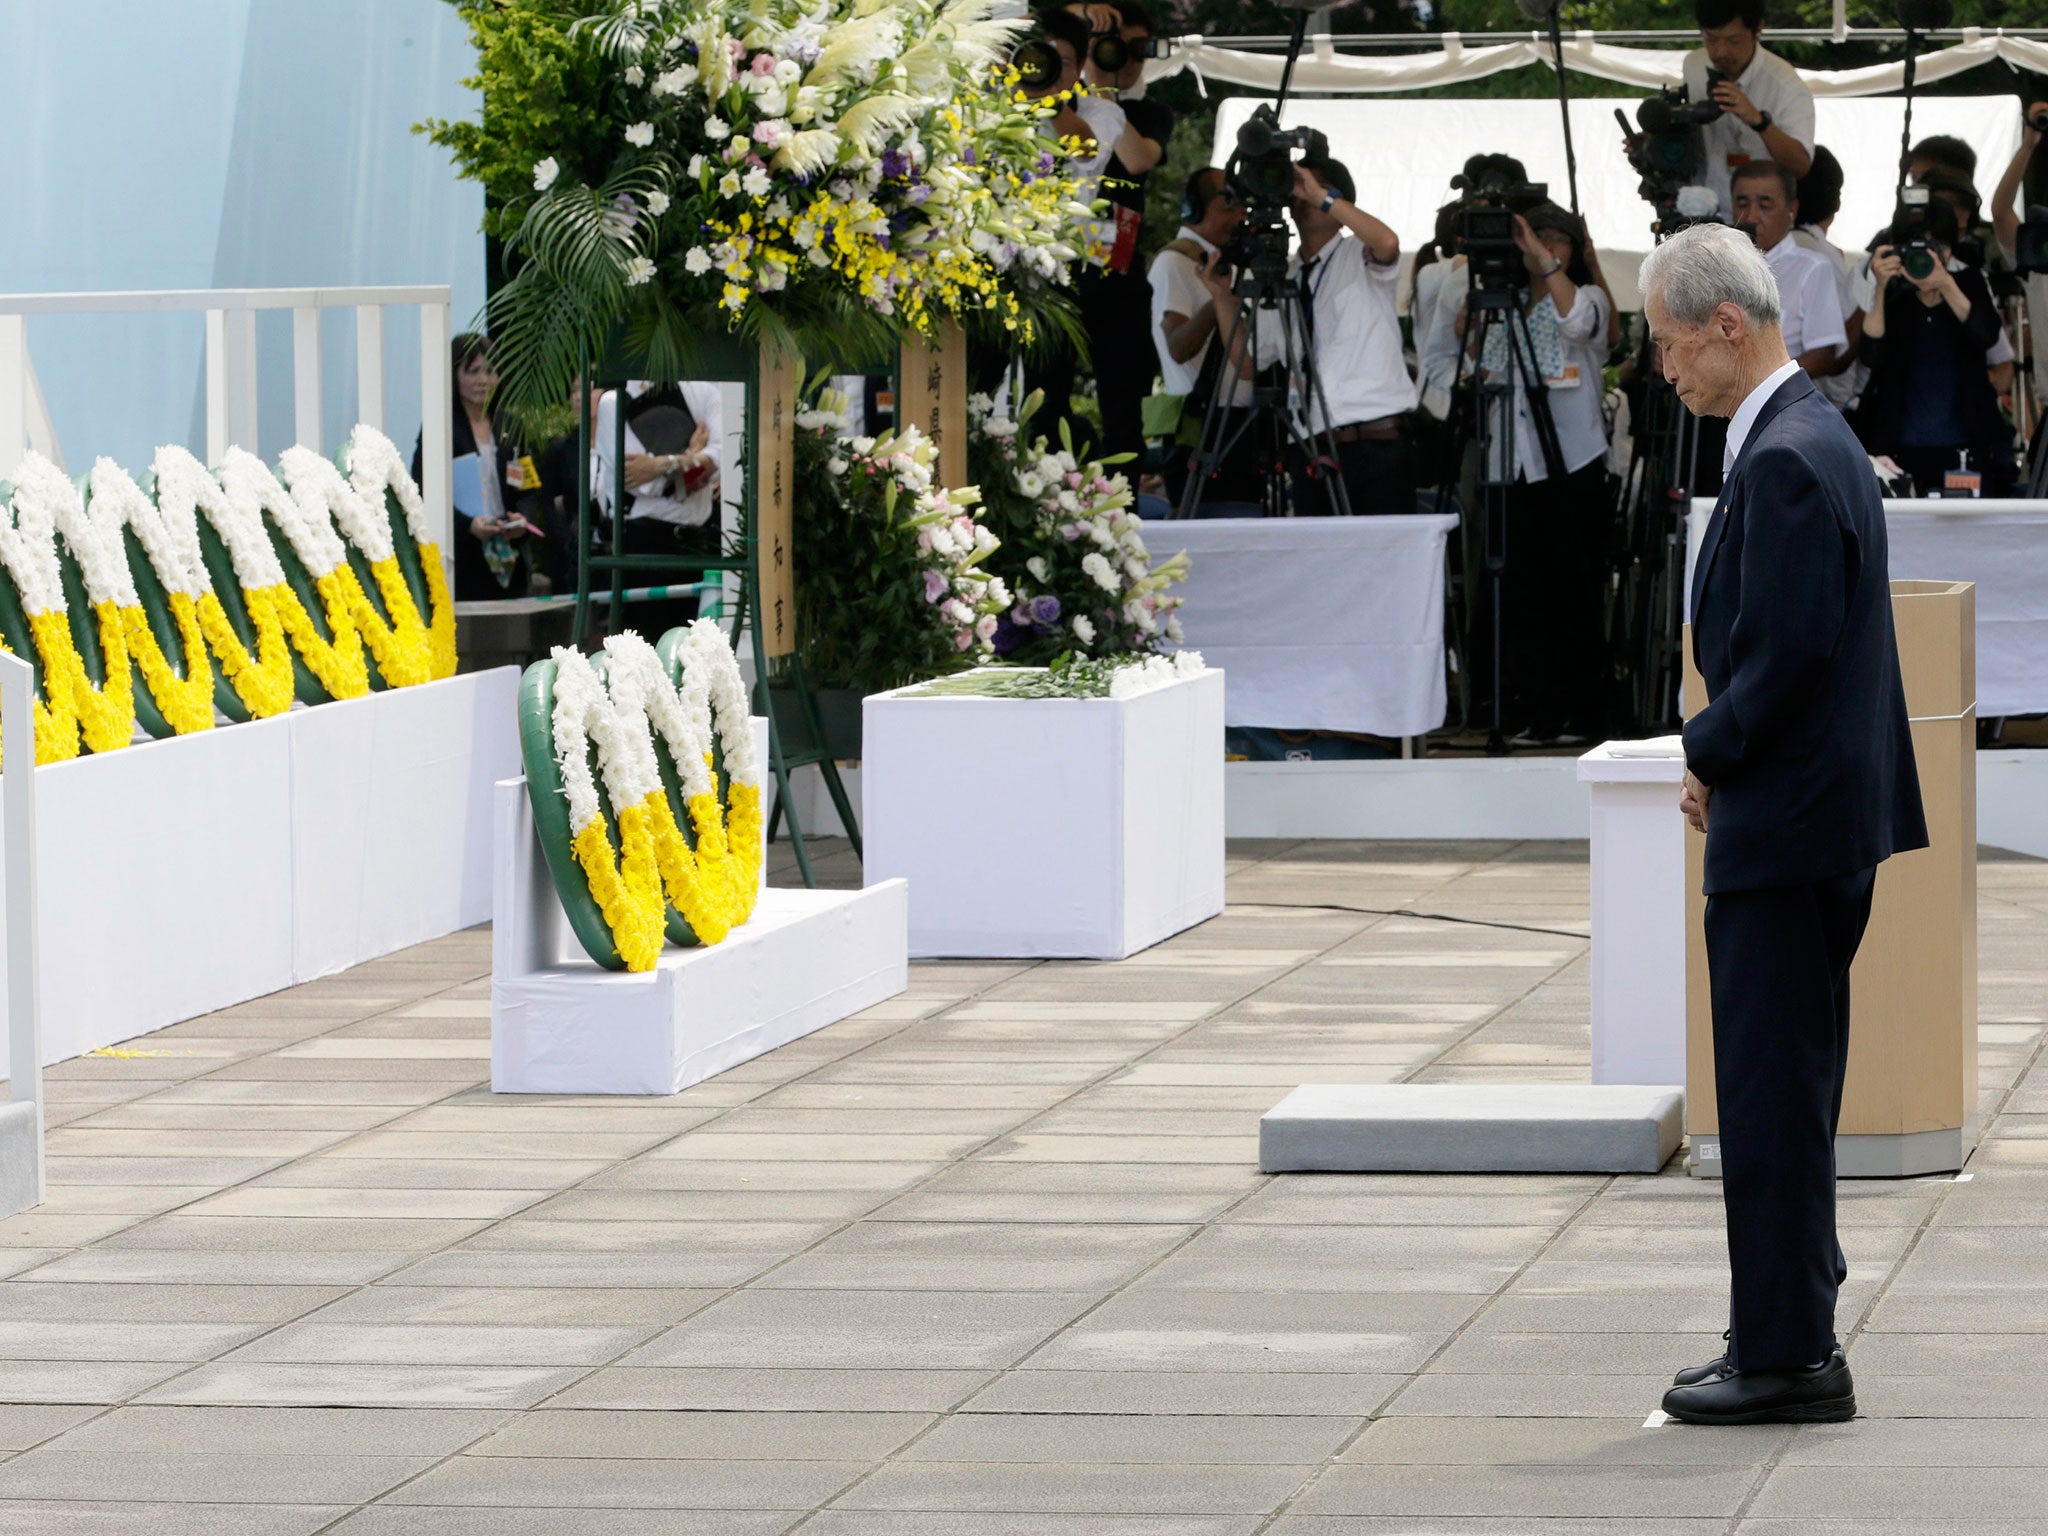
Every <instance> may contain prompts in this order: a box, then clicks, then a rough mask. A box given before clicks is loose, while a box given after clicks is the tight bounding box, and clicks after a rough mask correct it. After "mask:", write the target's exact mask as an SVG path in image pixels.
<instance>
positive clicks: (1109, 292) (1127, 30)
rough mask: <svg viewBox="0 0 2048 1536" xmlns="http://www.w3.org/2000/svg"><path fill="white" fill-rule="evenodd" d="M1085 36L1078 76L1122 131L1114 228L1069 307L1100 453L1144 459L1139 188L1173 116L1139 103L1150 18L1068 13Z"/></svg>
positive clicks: (1162, 150)
mask: <svg viewBox="0 0 2048 1536" xmlns="http://www.w3.org/2000/svg"><path fill="white" fill-rule="evenodd" d="M1066 9H1067V12H1068V14H1070V15H1079V16H1080V17H1082V18H1083V19H1084V20H1085V22H1086V23H1087V25H1088V26H1089V27H1090V28H1091V32H1090V36H1089V42H1088V49H1087V55H1086V58H1085V60H1084V64H1083V77H1084V78H1085V80H1086V81H1087V83H1088V86H1089V88H1090V98H1091V99H1092V100H1094V101H1100V102H1113V103H1114V104H1115V105H1116V106H1117V107H1118V109H1119V110H1120V111H1121V112H1122V113H1123V116H1124V125H1123V128H1122V130H1121V131H1120V132H1119V133H1118V134H1117V136H1116V138H1115V139H1114V141H1113V142H1112V141H1107V140H1105V142H1110V156H1109V159H1108V161H1107V162H1106V163H1105V164H1104V166H1103V170H1102V196H1103V198H1104V199H1105V200H1106V201H1107V202H1108V203H1109V217H1110V218H1111V219H1112V220H1113V221H1114V223H1113V224H1112V225H1111V227H1110V229H1109V231H1108V242H1107V243H1108V246H1109V250H1108V254H1107V257H1106V259H1105V261H1104V263H1103V265H1102V266H1101V267H1100V268H1090V269H1088V270H1086V271H1084V272H1082V273H1081V274H1080V280H1079V281H1078V282H1077V283H1076V284H1075V291H1074V298H1075V301H1076V302H1077V303H1078V304H1079V305H1080V309H1081V323H1082V326H1083V328H1084V329H1085V330H1086V331H1087V333H1088V347H1089V354H1090V356H1091V358H1092V359H1093V361H1094V365H1095V387H1096V398H1097V400H1098V401H1099V402H1100V405H1101V408H1102V441H1101V442H1100V443H1099V444H1098V445H1097V447H1098V448H1099V450H1100V451H1101V452H1103V453H1105V454H1118V453H1128V454H1132V455H1134V456H1142V455H1143V453H1144V451H1145V431H1144V415H1143V402H1144V398H1145V396H1146V395H1148V394H1149V393H1151V390H1152V377H1153V368H1152V352H1151V349H1150V348H1149V347H1148V346H1147V345H1146V340H1147V332H1146V317H1147V315H1148V313H1149V312H1150V310H1151V308H1152V296H1151V293H1150V291H1149V289H1148V287H1147V284H1146V279H1145V268H1144V264H1143V262H1142V261H1141V259H1140V256H1139V252H1138V233H1139V230H1140V228H1141V226H1142V225H1143V224H1144V221H1145V182H1146V178H1147V176H1148V175H1149V174H1150V173H1151V171H1152V169H1153V168H1154V167H1155V166H1157V165H1158V164H1159V162H1160V161H1161V160H1163V159H1165V158H1166V146H1167V143H1168V141H1169V140H1170V139H1171V138H1172V137H1173V111H1172V109H1171V108H1169V107H1165V106H1161V105H1160V104H1159V103H1158V102H1155V101H1148V100H1146V99H1145V96H1144V86H1143V81H1144V75H1145V61H1146V59H1148V58H1150V57H1151V56H1152V55H1153V52H1154V48H1153V45H1152V18H1151V16H1150V15H1149V14H1148V13H1147V11H1146V10H1145V7H1144V6H1143V5H1142V4H1141V3H1140V0H1117V3H1115V4H1086V5H1080V4H1076V5H1069V6H1067V8H1066Z"/></svg>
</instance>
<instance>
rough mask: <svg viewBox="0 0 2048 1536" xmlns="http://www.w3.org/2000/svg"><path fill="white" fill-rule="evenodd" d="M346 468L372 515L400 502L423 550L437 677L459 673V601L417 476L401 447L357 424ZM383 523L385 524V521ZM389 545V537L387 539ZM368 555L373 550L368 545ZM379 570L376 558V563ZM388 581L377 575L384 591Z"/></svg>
mask: <svg viewBox="0 0 2048 1536" xmlns="http://www.w3.org/2000/svg"><path fill="white" fill-rule="evenodd" d="M342 468H343V470H344V471H345V472H346V473H347V475H348V483H349V485H350V486H351V487H353V488H354V490H355V493H356V494H357V495H358V496H360V497H362V499H363V501H364V502H365V503H366V504H367V505H368V507H369V508H370V510H371V511H372V513H373V514H374V513H381V512H382V511H383V510H384V498H385V496H386V495H387V494H388V495H390V496H392V497H395V498H396V499H397V501H398V509H399V511H400V513H401V514H403V516H404V518H405V526H406V531H407V532H408V533H409V534H411V536H412V542H413V547H414V548H415V549H416V550H418V551H419V564H420V575H421V577H422V578H423V580H424V581H425V584H426V589H427V606H428V608H429V610H430V612H429V614H428V615H427V618H426V624H427V640H428V645H429V648H430V653H431V655H432V657H433V675H434V676H435V677H453V676H454V675H455V599H454V594H452V593H451V592H450V591H449V590H448V573H447V572H446V571H445V570H444V569H442V566H441V548H440V546H439V545H438V544H436V543H435V542H434V530H433V529H432V527H430V526H429V525H428V522H427V504H426V501H425V500H424V499H423V498H422V497H421V495H420V488H419V487H418V486H417V485H415V484H413V479H412V474H411V472H410V471H408V470H407V469H406V467H405V461H404V460H402V459H401V458H399V456H398V448H397V446H396V445H395V444H393V443H392V441H391V439H390V438H388V437H386V436H385V435H384V434H383V433H382V432H379V431H378V430H377V429H376V428H375V427H372V426H368V425H358V426H357V427H356V429H355V431H354V432H352V433H350V434H349V440H348V446H347V447H346V448H344V449H343V450H342ZM380 526H382V524H381V523H380ZM385 542H386V543H389V542H390V540H389V538H388V537H387V538H386V540H385ZM364 554H365V555H368V554H369V551H368V550H367V549H364ZM373 569H374V561H373ZM383 584H384V579H383V577H382V576H379V577H378V585H379V587H380V589H381V588H382V586H383Z"/></svg>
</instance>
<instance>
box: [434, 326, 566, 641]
mask: <svg viewBox="0 0 2048 1536" xmlns="http://www.w3.org/2000/svg"><path fill="white" fill-rule="evenodd" d="M449 365H450V366H449V376H450V378H451V379H452V380H453V382H454V386H455V419H454V433H453V439H454V440H453V442H452V444H451V452H450V457H451V459H452V460H453V461H454V473H455V475H456V476H458V477H461V476H465V475H474V476H475V477H476V479H475V480H474V481H472V482H471V483H470V485H469V486H459V487H458V488H457V489H456V492H455V500H456V508H457V510H456V513H455V598H456V601H458V602H476V601H479V600H482V599H486V598H495V597H525V596H527V595H528V593H529V592H530V591H531V590H532V587H533V575H534V568H535V565H536V563H538V564H539V566H540V568H541V570H542V571H545V570H546V569H547V565H548V550H547V548H546V538H545V535H544V533H543V531H542V530H541V529H539V528H537V527H535V526H534V525H533V524H531V523H529V522H528V521H527V520H526V519H525V517H523V516H522V515H521V513H520V511H519V508H520V505H521V503H522V501H523V500H524V499H525V493H526V490H527V487H526V485H525V478H526V476H525V473H524V470H523V467H522V461H521V456H520V449H519V447H518V445H517V444H516V443H513V442H511V441H510V440H508V439H507V438H506V437H505V436H504V434H503V433H502V432H501V431H500V430H499V427H498V423H497V419H496V417H495V416H494V415H493V413H492V411H491V396H492V395H493V394H494V393H495V392H496V390H497V388H498V370H497V366H496V364H494V363H493V362H492V361H491V344H490V339H489V338H488V337H485V336H480V335H477V334H475V333H473V332H465V333H464V334H462V335H460V336H457V337H456V338H455V339H454V341H453V342H452V343H451V344H450V347H449ZM424 441H425V438H424V434H422V437H421V441H420V442H419V443H416V444H415V445H414V447H413V451H412V476H413V479H414V480H415V481H417V480H418V479H419V477H420V465H421V459H422V457H423V455H422V447H423V445H424ZM465 458H473V459H474V460H475V464H474V466H471V465H469V464H465V463H464V462H463V461H464V459H465ZM479 495H480V497H481V506H480V507H478V506H477V505H476V498H477V497H478V496H479ZM542 586H543V590H545V587H546V583H545V582H543V583H542Z"/></svg>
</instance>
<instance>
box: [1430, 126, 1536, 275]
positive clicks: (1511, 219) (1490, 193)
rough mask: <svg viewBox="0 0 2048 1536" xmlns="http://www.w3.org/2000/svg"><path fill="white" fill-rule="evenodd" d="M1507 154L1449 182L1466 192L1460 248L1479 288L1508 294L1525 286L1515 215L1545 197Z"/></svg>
mask: <svg viewBox="0 0 2048 1536" xmlns="http://www.w3.org/2000/svg"><path fill="white" fill-rule="evenodd" d="M1517 169H1518V168H1517V167H1515V166H1514V165H1513V163H1512V162H1510V161H1508V157H1507V156H1505V155H1493V156H1487V157H1484V158H1483V159H1482V160H1481V162H1480V164H1479V165H1478V166H1477V167H1475V168H1474V170H1473V172H1472V174H1470V175H1468V176H1453V177H1452V178H1451V185H1452V186H1453V187H1454V188H1456V189H1457V190H1458V191H1460V192H1463V193H1464V194H1465V196H1464V198H1463V200H1462V202H1461V203H1460V206H1459V208H1458V249H1459V250H1460V251H1461V252H1462V253H1463V254H1464V257H1465V261H1466V266H1467V268H1468V270H1469V271H1470V272H1471V274H1472V287H1473V288H1474V289H1475V290H1476V291H1478V292H1480V293H1506V292H1511V291H1513V290H1514V289H1517V288H1521V287H1523V286H1524V285H1525V284H1526V283H1527V281H1528V269H1527V267H1526V265H1525V264H1524V262H1523V260H1522V250H1521V247H1520V246H1518V245H1516V244H1515V215H1516V214H1518V213H1527V212H1528V211H1529V210H1530V209H1531V208H1534V207H1535V206H1536V205H1537V204H1538V203H1541V202H1545V201H1547V200H1548V199H1549V196H1550V188H1549V187H1548V186H1547V185H1545V184H1544V183H1543V182H1540V181H1523V180H1521V179H1520V177H1519V176H1518V175H1517V174H1516V172H1517Z"/></svg>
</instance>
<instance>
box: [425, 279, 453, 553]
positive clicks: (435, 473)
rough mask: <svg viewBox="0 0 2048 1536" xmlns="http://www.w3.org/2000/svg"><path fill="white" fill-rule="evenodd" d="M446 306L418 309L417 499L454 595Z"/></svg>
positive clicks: (451, 405) (449, 388)
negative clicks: (424, 506) (422, 502)
mask: <svg viewBox="0 0 2048 1536" xmlns="http://www.w3.org/2000/svg"><path fill="white" fill-rule="evenodd" d="M448 342H449V335H448V305H447V303H446V302H445V301H444V302H441V303H438V304H422V305H421V306H420V495H421V497H422V498H423V499H424V500H425V501H426V504H427V516H428V517H429V518H431V519H432V520H433V526H434V537H435V538H436V539H438V540H439V541H440V544H441V563H442V565H443V566H445V567H446V569H447V573H448V590H449V591H451V592H452V591H454V590H455V504H454V499H453V492H452V489H451V486H450V479H449V464H448V460H449V455H450V454H451V453H453V451H454V445H455V401H454V388H455V381H454V380H453V379H452V378H450V377H449V374H448Z"/></svg>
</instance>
